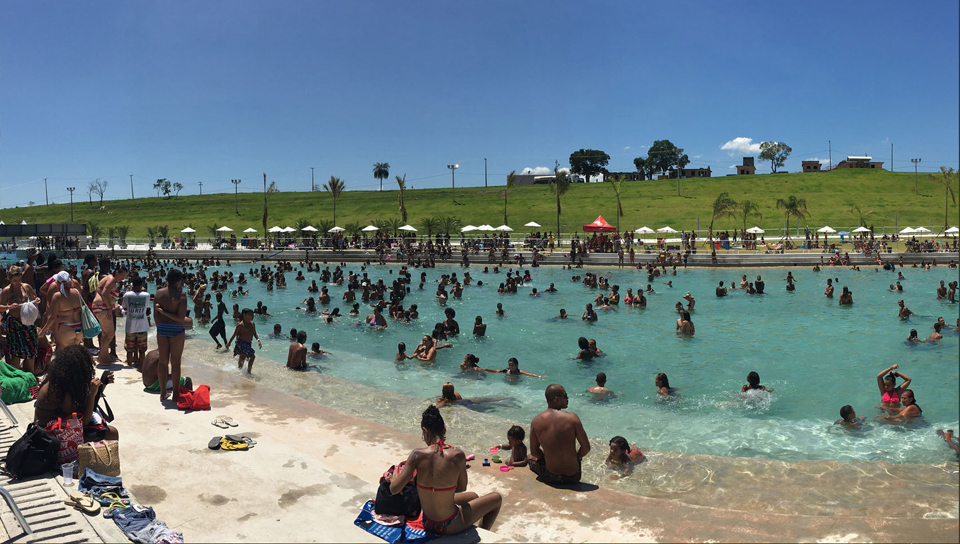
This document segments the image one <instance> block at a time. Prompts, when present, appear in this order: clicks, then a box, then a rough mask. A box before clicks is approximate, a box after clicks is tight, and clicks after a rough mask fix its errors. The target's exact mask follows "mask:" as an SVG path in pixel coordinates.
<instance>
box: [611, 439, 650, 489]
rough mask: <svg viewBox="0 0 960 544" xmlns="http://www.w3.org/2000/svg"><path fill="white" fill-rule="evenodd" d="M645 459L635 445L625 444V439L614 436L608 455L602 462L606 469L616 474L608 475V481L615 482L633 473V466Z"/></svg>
mask: <svg viewBox="0 0 960 544" xmlns="http://www.w3.org/2000/svg"><path fill="white" fill-rule="evenodd" d="M645 459H646V457H645V456H644V455H643V452H641V451H640V448H638V447H637V445H636V443H634V444H632V447H631V445H628V444H627V439H626V438H624V437H622V436H615V437H613V438H611V439H610V453H609V454H608V455H607V459H606V461H605V462H604V464H606V466H607V468H609V469H615V470H617V471H618V474H612V475H610V479H612V480H616V479H618V478H622V477H624V476H629V475H630V474H631V473H633V467H634V465H637V464H639V463H642V462H643V461H644V460H645Z"/></svg>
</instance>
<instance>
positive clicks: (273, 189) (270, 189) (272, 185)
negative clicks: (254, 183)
mask: <svg viewBox="0 0 960 544" xmlns="http://www.w3.org/2000/svg"><path fill="white" fill-rule="evenodd" d="M279 192H280V188H279V187H277V182H276V181H271V182H270V186H269V187H267V193H270V194H273V193H279Z"/></svg>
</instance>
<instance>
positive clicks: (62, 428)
mask: <svg viewBox="0 0 960 544" xmlns="http://www.w3.org/2000/svg"><path fill="white" fill-rule="evenodd" d="M44 430H45V431H47V432H48V433H50V434H51V435H52V436H54V437H55V438H56V439H57V440H59V441H60V450H59V451H58V453H57V462H58V463H60V464H61V465H62V464H64V463H70V462H72V461H76V460H77V448H78V447H80V444H83V426H77V427H71V426H70V425H69V424H68V423H67V421H66V420H65V419H62V418H59V417H58V418H57V419H54V420H51V421H50V423H47V426H46V427H45V428H44Z"/></svg>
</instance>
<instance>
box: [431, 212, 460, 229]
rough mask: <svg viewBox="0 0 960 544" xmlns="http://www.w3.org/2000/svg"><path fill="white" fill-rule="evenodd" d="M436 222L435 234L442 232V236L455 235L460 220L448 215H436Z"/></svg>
mask: <svg viewBox="0 0 960 544" xmlns="http://www.w3.org/2000/svg"><path fill="white" fill-rule="evenodd" d="M436 220H437V232H442V233H444V234H450V233H453V234H456V233H457V231H458V230H459V229H460V220H459V219H457V218H455V217H451V216H449V215H438V216H437V217H436Z"/></svg>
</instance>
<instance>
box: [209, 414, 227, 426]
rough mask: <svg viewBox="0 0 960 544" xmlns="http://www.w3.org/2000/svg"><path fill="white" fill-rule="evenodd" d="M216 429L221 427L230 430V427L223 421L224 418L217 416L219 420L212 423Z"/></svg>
mask: <svg viewBox="0 0 960 544" xmlns="http://www.w3.org/2000/svg"><path fill="white" fill-rule="evenodd" d="M210 424H211V425H213V426H214V427H220V428H221V429H229V428H230V426H229V425H227V422H226V421H224V420H223V417H222V416H217V419H214V420H213V421H211V422H210Z"/></svg>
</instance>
